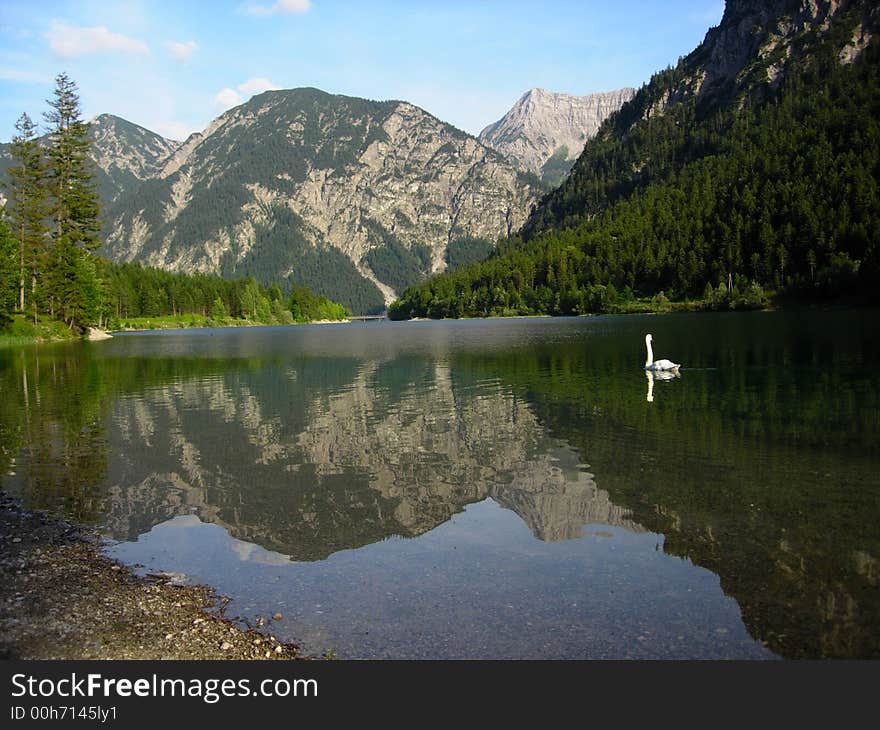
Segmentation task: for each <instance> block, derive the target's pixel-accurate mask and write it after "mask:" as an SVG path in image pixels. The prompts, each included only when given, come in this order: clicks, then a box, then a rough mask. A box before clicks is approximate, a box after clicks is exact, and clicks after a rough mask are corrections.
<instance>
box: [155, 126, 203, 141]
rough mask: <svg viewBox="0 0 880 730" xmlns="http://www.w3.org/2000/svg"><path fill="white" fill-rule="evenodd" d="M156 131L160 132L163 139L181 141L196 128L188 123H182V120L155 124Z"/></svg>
mask: <svg viewBox="0 0 880 730" xmlns="http://www.w3.org/2000/svg"><path fill="white" fill-rule="evenodd" d="M156 131H157V132H158V133H159V134H161V135H162V136H163V137H164V138H165V139H173V140H175V141H177V142H183V140H185V139H186V138H187V137H189V136H190V135H191V134H192V133H193V132H195V131H196V130H195V129H193V128H192V126H190V125H189V124H184V123H183V122H175V121H170V122H160V123H159V124H157V125H156Z"/></svg>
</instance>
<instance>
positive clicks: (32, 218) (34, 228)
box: [6, 114, 48, 321]
mask: <svg viewBox="0 0 880 730" xmlns="http://www.w3.org/2000/svg"><path fill="white" fill-rule="evenodd" d="M15 128H16V129H17V130H18V134H17V135H16V136H15V137H13V139H12V145H11V153H12V159H13V166H12V167H10V168H9V180H10V182H9V203H8V205H7V209H6V212H7V214H8V216H9V222H10V226H11V228H12V235H13V237H14V239H15V241H16V244H17V258H18V309H19V310H20V311H22V312H24V311H25V310H26V309H28V308H30V309H31V310H32V311H33V315H34V320H35V321H36V317H37V281H38V279H39V277H40V276H41V275H42V273H43V270H44V261H45V254H46V243H47V241H46V239H47V234H48V228H47V226H46V222H45V221H46V214H47V212H48V211H47V206H46V203H47V201H46V187H45V174H46V167H45V165H44V163H43V154H42V150H41V148H40V142H39V139H38V138H37V125H36V124H34V122H33V121H31V118H30V117H29V116H28V115H27V114H22V115H21V117H20V118H19V120H18V122H16V124H15ZM28 285H29V286H28ZM28 290H29V291H28ZM27 299H30V302H28V301H27ZM28 304H30V307H28V306H27V305H28Z"/></svg>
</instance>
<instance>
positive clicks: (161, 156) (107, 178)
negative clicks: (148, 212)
mask: <svg viewBox="0 0 880 730" xmlns="http://www.w3.org/2000/svg"><path fill="white" fill-rule="evenodd" d="M89 136H90V137H91V140H92V160H93V161H94V163H95V166H96V168H97V177H98V190H99V192H100V194H101V201H102V202H103V203H104V205H108V204H112V203H113V202H114V201H116V200H118V199H119V197H120V196H122V195H124V194H125V193H128V192H132V191H134V190H136V189H137V188H138V187H139V186H140V183H141V182H143V181H144V180H148V179H150V178H152V177H155V176H156V175H157V174H158V173H159V172H160V170H161V169H162V167H163V165H164V163H165V161H166V160H167V159H168V158H169V157H170V156H171V155H172V154H173V153H174V151H175V150H176V149H177V148H178V147H180V142H175V141H173V140H170V139H165V138H164V137H161V136H159V135H158V134H156V133H155V132H151V131H150V130H148V129H144V128H143V127H140V126H138V125H137V124H132V123H131V122H129V121H126V120H125V119H122V118H121V117H116V116H113V115H112V114H100V115H99V116H97V117H95V119H93V120H92V121H91V123H90V124H89Z"/></svg>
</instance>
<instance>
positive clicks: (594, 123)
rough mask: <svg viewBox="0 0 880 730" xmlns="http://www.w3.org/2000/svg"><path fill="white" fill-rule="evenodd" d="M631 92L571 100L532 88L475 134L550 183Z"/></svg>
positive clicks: (554, 181)
mask: <svg viewBox="0 0 880 730" xmlns="http://www.w3.org/2000/svg"><path fill="white" fill-rule="evenodd" d="M634 93H635V90H634V89H629V88H625V89H618V90H616V91H610V92H604V93H596V94H589V95H587V96H575V95H573V94H563V93H558V92H554V91H547V90H546V89H541V88H533V89H529V90H528V91H527V92H526V93H525V94H523V95H522V96H521V97H520V98H519V100H518V101H517V102H516V104H514V105H513V107H512V108H511V110H510V111H509V112H507V114H505V115H504V116H503V117H502V118H501V119H499V120H498V121H497V122H495V123H493V124H490V125H489V126H488V127H486V128H485V129H484V130H483V131H482V132H480V137H479V139H480V141H481V142H483V143H484V144H486V145H488V146H489V147H492V148H493V149H495V150H497V151H498V152H500V153H501V154H503V155H506V156H507V157H509V158H510V159H512V160H514V161H515V162H516V163H517V164H518V165H519V166H520V167H521V168H522V169H524V170H527V171H529V172H533V173H535V174H536V175H539V176H541V177H543V178H544V180H545V181H546V182H548V183H550V184H555V183H558V182H559V181H560V179H561V178H562V177H563V176H564V175H565V174H566V173H567V172H568V170H569V169H570V168H571V165H572V163H573V162H574V160H575V159H577V157H578V155H580V153H581V151H582V150H583V148H584V144H586V141H587V140H588V139H590V137H592V136H593V135H595V134H596V131H597V130H598V129H599V126H600V125H601V124H602V122H603V121H605V119H606V118H607V117H608V116H609V115H610V114H612V113H613V112H615V111H617V109H619V108H620V107H621V106H622V105H623V104H624V103H625V102H626V101H628V100H629V99H631V98H632V96H633V94H634Z"/></svg>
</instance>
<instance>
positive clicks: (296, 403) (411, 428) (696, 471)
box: [0, 311, 880, 658]
mask: <svg viewBox="0 0 880 730" xmlns="http://www.w3.org/2000/svg"><path fill="white" fill-rule="evenodd" d="M876 323H877V317H876V313H875V312H871V311H850V312H843V311H840V312H805V313H755V314H735V315H726V314H718V315H709V314H701V315H676V316H664V317H633V316H630V317H598V318H590V319H537V320H536V319H524V320H493V321H481V320H475V321H463V322H414V323H375V322H372V323H368V324H361V323H358V324H351V325H339V326H325V327H321V326H313V327H295V328H252V329H240V330H205V331H194V330H190V331H185V332H162V333H142V334H132V335H126V336H120V337H116V338H114V339H113V340H111V341H109V342H103V343H94V344H82V345H70V346H61V347H51V348H49V347H41V348H30V349H25V350H19V351H7V352H3V353H0V387H2V388H3V393H4V398H3V399H2V400H3V401H4V402H3V403H2V404H0V414H2V417H0V444H2V446H3V451H2V452H0V466H3V471H4V472H6V474H7V475H6V476H5V477H4V478H3V482H2V486H3V488H5V489H8V490H9V491H12V492H14V493H18V494H20V495H22V496H24V497H25V499H26V500H27V501H28V503H30V504H31V505H33V506H40V507H49V508H52V509H56V510H60V511H64V512H66V513H67V514H68V515H70V516H71V517H73V518H75V519H78V520H82V521H90V522H93V523H96V524H98V525H100V526H101V527H102V529H103V530H104V532H105V534H107V535H108V537H110V538H112V539H113V540H114V541H116V544H115V546H114V547H113V548H112V549H111V552H112V553H113V554H114V555H115V556H117V557H119V558H121V559H123V560H125V561H127V562H129V563H132V564H138V565H142V566H144V568H143V569H145V570H151V571H168V572H175V573H180V574H181V575H182V576H183V578H184V579H185V580H190V581H193V582H199V583H208V584H210V585H213V586H215V587H216V588H217V589H218V591H219V592H220V593H221V594H223V595H226V596H229V597H231V598H232V601H231V602H230V604H229V606H228V608H227V615H232V616H237V617H239V618H241V620H242V621H244V622H255V621H256V618H257V617H258V616H263V617H266V618H268V617H270V616H272V615H273V614H274V613H275V612H276V611H277V612H280V613H281V614H282V615H283V618H282V620H281V621H279V622H270V623H271V624H272V628H271V630H272V631H273V633H275V634H276V635H279V636H282V637H284V638H286V639H291V640H296V641H299V642H300V643H302V644H303V645H304V647H305V648H306V649H307V650H308V651H311V652H314V653H320V652H321V651H323V650H324V649H328V648H329V649H332V650H333V651H334V652H335V653H336V654H337V655H338V656H340V657H395V658H397V657H399V658H407V657H415V658H422V657H424V658H429V657H450V658H451V657H487V658H489V657H492V658H495V657H497V658H514V657H517V658H519V657H521V658H630V657H631V658H666V657H670V658H679V657H696V658H772V657H777V656H778V657H791V658H795V657H876V656H878V655H880V596H878V578H880V566H878V557H880V477H878V474H880V472H878V469H877V467H878V461H880V458H878V447H877V444H878V434H880V394H878V393H880V389H878V385H877V382H876V377H875V375H874V372H875V369H876V367H877V365H878V364H880V350H878V345H877V344H876V335H877V334H878V332H877V330H878V329H880V327H878V325H877V324H876ZM648 331H651V332H653V334H654V337H655V352H656V355H657V356H658V357H671V358H673V359H675V360H677V361H681V362H683V363H684V368H685V369H684V370H683V371H682V374H681V377H680V378H676V379H672V380H668V381H667V380H655V381H654V382H651V380H650V379H649V378H648V377H646V374H645V373H644V371H643V370H642V364H643V362H644V343H643V338H644V334H645V332H648ZM7 393H8V397H7V396H6V394H7ZM10 472H14V473H12V474H10Z"/></svg>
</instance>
